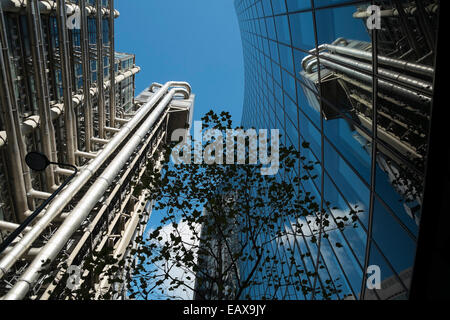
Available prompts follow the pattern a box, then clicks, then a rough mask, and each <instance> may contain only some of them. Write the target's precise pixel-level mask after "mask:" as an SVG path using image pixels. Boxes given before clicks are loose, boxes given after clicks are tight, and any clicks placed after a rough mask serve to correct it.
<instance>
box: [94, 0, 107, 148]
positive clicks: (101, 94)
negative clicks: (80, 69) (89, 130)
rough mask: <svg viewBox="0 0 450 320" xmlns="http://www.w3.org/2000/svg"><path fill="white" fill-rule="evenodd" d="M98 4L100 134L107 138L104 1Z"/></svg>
mask: <svg viewBox="0 0 450 320" xmlns="http://www.w3.org/2000/svg"><path fill="white" fill-rule="evenodd" d="M96 4H97V90H98V94H97V104H98V108H97V111H98V135H99V137H100V138H101V139H104V138H105V93H104V83H103V72H104V70H103V67H104V66H103V21H102V2H101V1H96Z"/></svg>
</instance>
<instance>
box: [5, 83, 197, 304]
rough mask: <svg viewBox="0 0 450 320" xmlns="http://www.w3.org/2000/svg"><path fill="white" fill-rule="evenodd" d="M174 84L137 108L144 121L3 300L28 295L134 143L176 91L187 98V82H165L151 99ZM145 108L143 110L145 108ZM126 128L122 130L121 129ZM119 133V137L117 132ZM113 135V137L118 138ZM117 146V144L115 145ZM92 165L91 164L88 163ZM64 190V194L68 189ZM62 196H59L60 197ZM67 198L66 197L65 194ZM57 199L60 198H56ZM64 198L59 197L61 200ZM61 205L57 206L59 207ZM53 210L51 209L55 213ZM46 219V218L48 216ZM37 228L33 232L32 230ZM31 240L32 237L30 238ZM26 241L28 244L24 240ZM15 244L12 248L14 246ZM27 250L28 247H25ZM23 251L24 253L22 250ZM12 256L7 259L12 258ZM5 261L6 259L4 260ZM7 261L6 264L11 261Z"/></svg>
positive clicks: (9, 255)
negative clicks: (44, 265)
mask: <svg viewBox="0 0 450 320" xmlns="http://www.w3.org/2000/svg"><path fill="white" fill-rule="evenodd" d="M174 85H175V86H176V85H182V86H184V87H185V88H181V89H180V88H173V89H171V90H170V91H169V93H168V94H167V95H165V96H164V97H163V99H162V101H161V102H160V103H159V104H157V105H156V107H155V108H154V109H153V110H152V111H151V113H150V114H149V115H148V116H147V117H146V118H145V117H144V116H145V113H144V112H145V111H148V109H150V108H151V106H153V105H154V103H148V104H147V105H145V106H144V107H143V108H142V110H140V111H139V113H138V114H137V115H136V116H135V118H139V119H141V118H144V119H145V120H144V122H143V123H142V124H141V125H140V126H139V127H138V129H137V131H136V132H135V133H133V134H132V135H130V137H128V139H127V141H128V142H127V144H126V145H125V146H124V147H123V148H122V149H121V150H120V153H118V154H117V156H116V157H115V158H114V159H113V160H112V161H111V162H110V164H109V165H108V167H107V168H106V169H105V170H104V171H103V173H102V175H101V176H100V177H98V178H97V179H96V181H95V182H94V184H93V185H92V186H91V187H90V188H89V190H88V191H87V192H86V195H85V196H84V197H83V198H82V199H81V200H80V201H79V202H78V204H77V206H76V207H75V208H74V209H73V210H72V212H71V213H70V214H69V216H68V217H67V219H66V220H65V221H64V223H63V224H62V225H61V226H60V227H59V228H58V230H57V231H56V233H55V234H54V236H53V237H52V238H51V239H50V240H49V241H48V242H47V244H46V245H45V247H44V248H42V250H41V251H39V253H38V255H37V256H36V258H35V259H34V260H33V262H32V263H31V265H30V266H29V267H28V268H27V270H26V271H25V272H24V273H23V275H22V276H21V277H20V279H19V280H18V281H17V283H16V284H15V285H14V286H13V288H12V289H11V290H10V291H9V292H8V294H7V295H6V296H5V297H3V299H6V300H15V299H21V298H24V297H25V295H26V294H27V292H28V290H29V289H30V285H31V284H33V283H34V281H35V280H36V279H37V278H38V277H39V274H40V273H41V272H42V271H43V262H44V261H52V260H53V259H54V258H55V257H56V255H57V254H58V253H59V252H60V250H61V249H62V247H63V246H64V245H65V243H66V242H67V241H68V240H69V238H70V236H71V235H72V234H73V233H74V232H75V231H76V230H77V229H78V228H79V226H80V224H81V223H82V222H83V220H84V219H85V218H86V216H87V215H88V214H89V213H90V212H91V210H92V209H93V207H94V206H95V205H96V203H97V202H98V201H99V199H100V198H101V197H102V196H103V194H104V193H105V191H106V190H107V188H108V187H109V186H110V184H111V183H112V182H113V180H114V179H115V177H116V176H117V174H118V173H119V172H120V170H121V169H122V167H123V166H124V165H125V164H126V162H127V161H128V160H129V158H130V156H131V155H132V154H133V153H134V152H135V150H136V148H137V146H138V145H139V144H140V143H141V141H142V140H143V138H144V137H145V136H146V134H147V133H148V131H149V130H150V129H151V128H152V126H153V125H154V124H155V122H156V121H157V119H158V118H159V117H160V116H161V115H162V113H163V112H164V111H165V110H166V109H167V108H168V106H169V103H170V102H171V100H172V98H173V97H174V95H175V94H177V93H182V94H183V95H184V96H185V98H186V99H187V98H189V95H190V87H189V85H188V84H187V83H174V82H172V83H168V84H166V85H164V86H163V87H162V88H161V89H160V90H159V91H158V92H157V93H156V94H155V95H154V97H152V99H151V100H152V101H158V100H159V98H160V97H162V96H163V94H164V93H166V92H167V89H168V88H169V87H170V86H174ZM144 110H145V111H144ZM135 118H133V119H132V120H131V121H130V122H129V123H128V124H127V125H126V126H125V127H124V128H123V129H122V130H121V132H120V133H123V132H125V131H126V133H124V134H123V136H125V135H126V134H128V133H129V131H127V130H126V129H125V128H127V127H128V128H129V127H130V126H131V125H133V124H134V123H136V122H137V120H136V119H135ZM124 129H125V130H124ZM120 133H119V134H118V136H119V135H120ZM118 136H116V137H118ZM116 137H115V138H116ZM119 139H120V138H117V139H116V141H119ZM110 144H111V145H114V143H113V141H111V142H110V143H109V144H108V145H106V147H105V150H106V149H108V147H109V146H110ZM116 148H117V145H116ZM109 149H110V150H111V151H114V150H113V149H112V147H110V148H109ZM105 150H104V151H103V152H102V153H100V155H99V156H98V157H97V158H96V159H95V160H94V161H93V163H94V162H96V163H100V160H99V159H101V158H106V154H107V152H105ZM91 165H92V164H91ZM88 171H89V170H87V169H85V170H83V171H82V172H81V173H80V175H79V176H78V178H77V179H78V180H77V181H74V182H73V183H72V184H71V185H70V186H69V187H68V189H69V188H70V187H72V185H74V184H79V183H80V182H81V181H83V180H84V179H83V180H81V178H82V177H84V176H87V175H90V173H89V172H88ZM68 189H66V192H65V193H66V194H67V190H68ZM62 196H63V195H61V197H62ZM66 197H67V196H66ZM57 200H60V199H59V197H58V199H57ZM62 201H64V200H60V202H62ZM58 207H60V206H58ZM52 208H53V205H51V206H50V207H49V209H48V210H47V212H46V215H45V216H44V217H43V218H42V219H41V220H40V221H39V222H38V223H37V224H36V225H35V226H34V227H33V228H32V230H31V231H30V232H29V233H27V235H26V236H25V237H24V238H23V239H22V241H20V242H19V243H18V244H17V245H16V246H18V247H20V248H24V249H25V247H24V246H23V244H22V242H24V240H25V238H26V237H27V236H29V235H30V234H34V233H36V231H37V230H40V229H41V228H40V227H38V225H39V224H40V223H41V221H43V220H46V219H45V217H46V216H48V215H50V213H49V211H50V210H51V209H52ZM58 211H59V210H57V211H55V210H54V211H53V212H58ZM47 220H48V219H47ZM35 230H36V231H35ZM29 238H30V239H31V238H32V237H29ZM27 243H29V242H28V241H27ZM15 248H16V247H14V249H15ZM26 248H27V249H28V248H29V246H27V247H26ZM21 251H22V254H23V253H24V251H23V250H21ZM8 257H11V258H13V257H14V258H15V257H17V256H14V254H11V253H10V254H8V256H7V257H5V258H4V259H2V261H1V262H0V265H1V267H0V268H2V271H3V272H4V271H5V267H4V264H3V261H4V260H6V259H7V258H8ZM11 258H10V259H9V261H11ZM6 262H8V261H6ZM10 263H11V262H9V263H8V264H10Z"/></svg>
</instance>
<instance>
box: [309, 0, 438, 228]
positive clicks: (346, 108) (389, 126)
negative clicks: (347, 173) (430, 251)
mask: <svg viewBox="0 0 450 320" xmlns="http://www.w3.org/2000/svg"><path fill="white" fill-rule="evenodd" d="M416 5H417V6H416ZM402 10H403V11H404V12H401V11H402ZM365 12H366V7H359V8H358V10H357V11H356V12H355V14H354V15H353V16H354V17H355V18H358V19H363V20H364V22H365V19H367V18H368V15H367V14H365ZM423 13H425V18H426V20H427V21H428V20H429V21H432V20H433V17H435V16H436V13H437V3H436V2H434V1H430V3H429V4H428V5H423V4H420V1H419V3H417V2H416V3H415V4H414V5H411V6H407V7H406V8H404V7H399V6H397V5H395V6H392V7H391V8H389V9H388V6H385V7H384V9H383V10H382V18H381V26H382V29H381V30H378V31H377V43H378V56H377V66H378V67H377V69H376V70H375V71H374V70H373V66H374V64H373V55H372V44H371V43H369V42H364V41H359V40H352V39H345V38H338V39H336V40H335V41H334V42H333V43H331V44H321V45H319V47H318V50H317V51H316V50H314V49H313V50H311V51H310V53H311V55H309V56H307V57H305V58H304V59H303V61H302V68H303V70H302V71H301V72H300V74H301V77H302V79H303V80H304V82H305V83H306V84H308V85H309V86H310V87H311V88H313V89H315V90H316V92H318V90H319V82H321V87H320V89H321V95H322V99H323V104H322V113H323V116H324V118H325V120H327V121H331V120H333V119H336V118H342V117H344V115H346V116H347V117H349V118H351V119H352V120H353V121H352V122H353V123H356V124H357V125H354V124H353V123H352V122H350V121H349V122H348V123H349V125H350V126H351V127H352V130H354V131H356V132H357V133H358V136H357V139H359V141H362V143H363V144H364V145H365V146H366V149H367V151H368V152H369V153H370V152H371V151H370V150H371V147H370V145H369V142H368V141H370V140H371V138H370V137H371V132H372V129H373V125H374V124H373V122H374V119H373V115H374V110H373V101H372V100H373V81H374V76H375V77H376V78H377V87H378V95H377V102H376V115H377V119H376V128H377V133H376V134H377V138H378V140H379V143H378V144H377V151H378V152H377V163H378V166H379V167H380V168H381V169H382V170H383V171H384V172H385V173H386V174H387V175H388V177H389V180H390V182H391V183H392V185H393V186H394V188H395V189H396V191H397V192H398V193H399V194H401V195H402V196H403V198H404V208H405V210H406V212H407V214H408V215H409V216H410V217H411V218H412V219H414V221H415V222H416V223H417V225H418V224H419V221H420V206H421V198H422V185H423V176H424V170H425V169H424V168H425V157H426V153H427V137H428V131H429V122H430V113H431V107H432V94H433V76H434V67H433V59H432V54H433V48H434V43H435V39H434V37H431V38H430V37H429V28H432V27H433V25H430V24H424V23H419V22H421V21H423V20H425V19H424V17H423V16H422V14H423ZM402 17H403V18H405V19H407V22H408V24H409V25H410V24H411V23H413V22H417V21H419V22H417V23H416V24H415V25H414V27H413V28H411V30H409V29H408V26H407V25H405V24H404V19H403V18H402ZM406 30H409V31H408V34H405V32H406ZM432 31H433V33H432V34H435V33H434V31H435V30H432ZM369 34H370V35H372V33H371V32H370V30H369ZM410 37H413V39H414V42H413V43H414V44H415V45H410V43H411V42H410V41H408V39H409V38H410ZM421 39H423V40H425V39H427V41H420V40H421ZM319 69H320V79H319ZM304 92H305V94H306V96H307V98H308V100H309V102H310V103H311V105H312V106H313V107H314V108H315V109H316V110H317V111H319V110H320V105H319V102H318V101H317V98H316V96H315V95H314V94H313V93H312V92H310V90H307V89H306V88H304ZM344 118H345V117H344Z"/></svg>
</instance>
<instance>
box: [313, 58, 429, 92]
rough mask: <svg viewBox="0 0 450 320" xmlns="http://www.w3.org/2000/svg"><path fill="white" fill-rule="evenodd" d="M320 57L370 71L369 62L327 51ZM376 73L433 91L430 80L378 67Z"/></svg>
mask: <svg viewBox="0 0 450 320" xmlns="http://www.w3.org/2000/svg"><path fill="white" fill-rule="evenodd" d="M320 57H324V58H325V59H329V60H333V61H335V62H338V63H343V64H347V65H351V66H352V67H354V68H358V69H362V70H364V71H367V72H370V73H371V72H372V66H371V65H370V64H368V63H364V62H360V61H358V60H355V59H350V58H346V57H343V56H340V55H336V54H330V53H328V52H321V53H320ZM378 73H379V74H380V75H382V76H385V77H386V78H390V79H392V80H396V81H399V82H402V83H404V84H407V85H410V86H413V87H416V88H419V89H421V90H424V91H428V92H429V93H430V94H431V93H432V91H433V85H432V84H431V83H430V82H426V81H423V80H421V79H418V78H414V77H411V76H406V75H404V74H401V73H398V72H395V71H391V70H387V69H384V68H378Z"/></svg>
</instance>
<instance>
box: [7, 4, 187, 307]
mask: <svg viewBox="0 0 450 320" xmlns="http://www.w3.org/2000/svg"><path fill="white" fill-rule="evenodd" d="M118 17H119V12H118V11H117V10H115V9H114V1H113V0H109V1H108V0H97V1H95V0H73V1H65V0H56V1H38V0H28V1H13V0H1V1H0V40H1V47H2V52H1V54H0V62H1V65H0V67H1V68H0V72H1V73H0V84H1V86H0V98H1V100H0V111H1V114H0V243H2V242H3V240H4V239H6V238H7V236H8V235H9V234H10V233H11V232H12V231H14V230H15V229H16V228H17V227H18V226H19V225H20V224H21V223H23V221H24V220H25V219H27V217H29V216H30V214H31V213H32V212H33V211H34V210H35V209H36V208H37V207H39V206H40V205H41V203H42V202H43V201H44V200H45V199H47V198H48V197H49V196H50V194H51V193H53V192H54V191H55V190H56V188H58V187H59V186H60V185H61V184H62V183H63V182H64V180H65V179H66V178H67V176H70V175H72V174H73V170H72V171H71V170H69V169H68V168H67V167H66V166H64V165H51V166H50V167H49V168H47V170H46V171H45V172H44V173H39V172H33V171H31V170H30V169H28V167H27V166H26V163H25V160H24V159H25V156H26V154H27V153H28V152H30V151H39V152H41V153H44V154H45V155H47V157H48V158H49V159H50V160H51V161H52V162H55V163H62V164H70V165H73V166H76V167H77V168H78V171H79V173H78V175H77V176H76V177H75V178H74V179H73V180H72V181H71V182H70V183H69V184H68V186H67V187H66V188H65V189H64V190H63V191H62V192H61V193H60V194H59V195H58V196H57V197H56V198H55V199H54V200H53V201H52V202H51V203H50V204H49V205H48V206H47V207H46V208H45V210H44V211H43V214H41V215H40V216H38V217H37V218H36V219H35V220H33V222H32V223H31V224H30V225H29V227H28V228H27V229H26V230H25V231H24V232H23V233H22V234H21V235H20V237H18V238H17V239H16V240H15V242H13V243H12V244H11V245H10V246H9V247H7V248H6V249H5V251H4V252H2V253H1V255H0V296H2V298H4V299H22V298H30V299H64V298H65V296H64V290H65V289H66V284H67V276H68V274H67V272H66V271H67V269H68V268H70V267H71V266H72V267H80V268H82V266H83V263H84V261H85V260H86V258H88V257H89V256H90V255H91V253H92V252H93V251H94V250H101V249H103V248H110V249H112V255H113V256H114V257H115V258H119V259H123V258H124V257H126V256H128V254H129V253H130V250H131V249H133V248H134V249H136V242H135V239H136V238H137V237H139V236H142V234H143V232H144V230H143V229H144V227H143V225H144V224H145V223H146V221H147V220H148V217H149V215H150V212H151V206H150V205H149V204H148V203H147V204H145V203H144V202H145V201H144V200H145V194H142V195H140V196H138V197H135V196H133V190H134V182H135V181H136V179H139V177H140V176H141V175H142V174H143V169H144V168H145V164H146V161H147V158H148V157H150V156H152V155H154V154H155V153H157V152H159V150H160V147H161V146H162V145H163V144H165V142H166V139H168V137H170V135H171V133H172V132H173V131H174V130H175V129H177V128H184V127H185V124H186V123H188V122H190V121H191V118H192V112H193V104H194V95H193V94H191V88H190V86H189V84H187V83H185V82H168V83H166V84H164V85H162V84H158V83H154V84H153V85H151V86H150V87H149V88H147V89H145V90H144V91H143V92H142V93H141V94H139V95H138V96H137V97H136V98H135V75H136V74H137V73H138V72H139V71H140V68H139V67H138V66H137V65H136V63H135V56H134V55H133V54H129V53H119V52H116V50H115V33H114V20H115V19H116V18H118ZM77 19H79V22H80V23H79V25H78V26H77V23H76V20H77ZM44 262H45V264H47V262H49V263H51V268H49V269H48V270H46V271H45V272H42V271H41V267H42V264H43V263H44ZM44 270H45V269H44ZM71 270H73V269H71ZM119 276H120V277H126V276H127V275H126V274H125V272H124V273H123V274H122V273H121V274H119ZM97 280H98V279H97ZM97 282H98V281H97ZM99 287H101V289H102V290H103V289H105V288H106V289H107V288H108V287H109V284H108V282H107V281H106V282H105V281H103V282H102V283H100V284H99V286H97V288H99ZM116 289H117V291H119V294H118V295H117V296H116V298H121V297H122V298H123V297H124V296H125V292H126V288H124V287H122V288H119V287H117V288H116ZM99 292H101V290H99Z"/></svg>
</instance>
